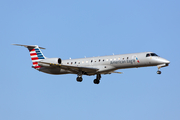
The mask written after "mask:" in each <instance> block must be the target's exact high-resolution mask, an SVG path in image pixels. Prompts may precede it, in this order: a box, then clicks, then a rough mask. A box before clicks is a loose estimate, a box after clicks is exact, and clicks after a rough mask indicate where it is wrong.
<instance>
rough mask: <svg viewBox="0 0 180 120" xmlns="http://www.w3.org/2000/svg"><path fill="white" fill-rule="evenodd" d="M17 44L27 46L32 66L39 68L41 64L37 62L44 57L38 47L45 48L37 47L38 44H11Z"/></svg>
mask: <svg viewBox="0 0 180 120" xmlns="http://www.w3.org/2000/svg"><path fill="white" fill-rule="evenodd" d="M13 45H17V46H24V47H26V48H28V50H29V52H30V56H31V60H32V64H33V68H35V69H39V68H40V67H41V66H39V65H38V62H39V61H40V60H42V59H45V58H46V57H45V56H44V55H43V53H42V52H41V50H40V49H45V48H42V47H38V45H20V44H13Z"/></svg>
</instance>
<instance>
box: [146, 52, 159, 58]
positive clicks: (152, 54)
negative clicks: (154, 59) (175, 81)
mask: <svg viewBox="0 0 180 120" xmlns="http://www.w3.org/2000/svg"><path fill="white" fill-rule="evenodd" d="M150 56H158V55H157V54H156V53H148V54H146V57H150Z"/></svg>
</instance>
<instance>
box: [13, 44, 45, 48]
mask: <svg viewBox="0 0 180 120" xmlns="http://www.w3.org/2000/svg"><path fill="white" fill-rule="evenodd" d="M12 45H16V46H24V47H26V48H31V47H33V48H34V47H37V45H21V44H12ZM39 48H40V49H46V48H43V47H39Z"/></svg>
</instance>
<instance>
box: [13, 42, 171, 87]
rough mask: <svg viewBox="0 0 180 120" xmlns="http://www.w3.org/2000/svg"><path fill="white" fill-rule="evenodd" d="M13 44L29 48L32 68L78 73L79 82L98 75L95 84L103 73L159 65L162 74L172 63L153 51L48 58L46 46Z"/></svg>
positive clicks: (58, 72) (55, 73)
mask: <svg viewBox="0 0 180 120" xmlns="http://www.w3.org/2000/svg"><path fill="white" fill-rule="evenodd" d="M13 45H16V46H23V47H26V48H27V49H28V50H29V52H30V56H31V60H32V64H33V66H32V68H34V69H36V70H38V71H41V72H44V73H48V74H54V75H58V74H77V78H76V80H77V81H78V82H82V80H83V78H82V75H88V76H91V75H96V79H94V81H93V82H94V84H99V83H100V79H101V74H111V73H119V74H121V72H117V71H116V70H118V69H126V68H139V67H149V66H157V68H158V71H157V74H161V71H160V68H162V67H166V66H168V65H169V64H170V61H168V60H166V59H164V58H162V57H159V56H158V55H157V54H155V53H153V52H141V53H132V54H120V55H110V56H100V57H89V58H80V59H68V60H62V59H61V58H46V57H45V56H44V55H43V53H42V52H41V50H40V49H45V48H43V47H39V46H38V45H21V44H13Z"/></svg>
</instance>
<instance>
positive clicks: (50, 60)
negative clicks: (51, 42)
mask: <svg viewBox="0 0 180 120" xmlns="http://www.w3.org/2000/svg"><path fill="white" fill-rule="evenodd" d="M47 63H53V64H61V63H62V60H61V58H46V59H43V60H41V61H39V62H38V65H40V66H44V67H49V66H50V64H47Z"/></svg>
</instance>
